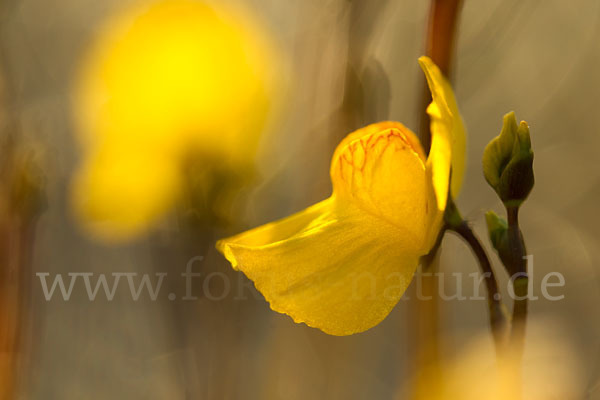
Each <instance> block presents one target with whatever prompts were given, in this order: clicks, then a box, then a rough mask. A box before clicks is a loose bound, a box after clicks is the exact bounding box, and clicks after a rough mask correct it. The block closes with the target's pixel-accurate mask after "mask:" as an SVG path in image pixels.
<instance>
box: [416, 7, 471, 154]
mask: <svg viewBox="0 0 600 400" xmlns="http://www.w3.org/2000/svg"><path fill="white" fill-rule="evenodd" d="M461 6H462V0H432V1H431V8H430V11H429V22H428V25H427V40H426V43H425V55H427V56H429V58H431V59H432V60H433V62H434V63H436V65H437V66H438V67H439V68H440V70H441V71H442V73H443V74H444V75H445V76H446V77H447V78H448V79H451V78H452V74H451V68H452V59H453V55H454V40H455V36H456V35H455V34H456V27H457V26H458V17H459V14H460V8H461ZM429 102H431V95H430V94H429V90H428V89H427V85H426V84H424V85H423V94H422V97H421V105H420V125H419V138H420V139H421V144H422V145H423V148H424V149H425V151H427V152H428V151H429V147H430V146H431V134H430V132H429V116H428V115H427V112H426V109H427V105H428V104H429Z"/></svg>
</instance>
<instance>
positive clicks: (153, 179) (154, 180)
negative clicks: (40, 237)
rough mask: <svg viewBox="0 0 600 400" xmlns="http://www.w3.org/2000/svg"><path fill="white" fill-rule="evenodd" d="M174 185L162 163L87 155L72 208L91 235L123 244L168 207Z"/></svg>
mask: <svg viewBox="0 0 600 400" xmlns="http://www.w3.org/2000/svg"><path fill="white" fill-rule="evenodd" d="M150 171H152V172H151V173H150ZM179 185H180V182H179V174H178V171H177V169H176V166H175V163H173V162H169V160H168V159H161V158H160V157H153V158H148V157H146V156H145V155H144V152H140V153H139V154H136V153H133V152H126V153H124V154H121V153H119V152H118V150H116V149H110V150H104V151H102V152H99V153H98V154H95V155H92V156H90V157H89V159H88V161H87V163H86V164H85V165H84V166H83V167H82V168H81V170H80V172H79V174H78V175H77V176H76V179H75V182H74V185H73V191H72V195H73V204H74V207H75V212H76V214H77V216H78V217H79V219H80V220H81V221H82V222H83V223H84V224H85V227H86V228H87V230H88V231H89V232H90V233H91V234H92V235H94V236H95V237H97V238H99V239H102V240H105V241H118V240H124V239H128V238H131V237H133V236H136V235H138V234H140V233H141V232H143V231H145V230H147V229H148V228H149V226H151V225H152V224H153V223H154V222H155V221H156V220H157V217H158V216H159V215H161V214H163V213H164V212H165V211H166V210H167V209H168V208H169V207H170V206H171V205H172V202H173V200H174V198H175V196H176V195H177V194H178V192H179Z"/></svg>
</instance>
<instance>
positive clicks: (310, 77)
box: [0, 0, 600, 400]
mask: <svg viewBox="0 0 600 400" xmlns="http://www.w3.org/2000/svg"><path fill="white" fill-rule="evenodd" d="M231 1H233V0H231ZM228 2H230V1H229V0H215V1H214V2H213V3H216V4H222V3H228ZM240 2H241V3H242V4H243V6H244V7H246V8H247V9H249V10H250V11H251V12H253V13H254V14H256V16H257V17H258V18H259V20H260V21H261V24H262V25H264V27H265V29H266V30H268V32H270V36H272V39H273V40H274V42H275V43H276V44H277V47H278V48H279V50H280V54H281V57H282V67H281V69H282V71H281V73H282V76H284V80H285V85H284V88H283V89H282V90H281V93H280V95H281V98H280V99H279V100H278V101H279V104H280V105H279V107H278V111H277V113H278V115H277V116H276V117H275V116H274V117H273V118H272V121H271V122H270V124H269V126H268V129H267V130H266V131H265V132H264V134H263V136H262V137H263V140H262V141H261V145H260V151H259V153H258V155H257V157H256V163H255V164H256V172H255V177H254V179H253V180H252V181H251V182H249V183H247V184H246V185H245V186H244V188H243V191H242V192H241V193H239V194H238V202H237V203H236V207H235V213H232V216H233V217H232V220H231V221H229V222H228V223H227V224H218V223H214V224H212V225H211V226H210V227H208V226H207V227H204V228H203V227H202V226H200V227H198V226H195V227H193V228H190V227H189V226H187V225H186V223H185V222H182V220H181V218H179V217H178V213H177V212H175V211H174V212H172V213H171V214H169V215H167V216H166V217H165V218H164V219H163V220H161V222H160V224H159V225H158V226H157V227H156V228H155V229H154V230H153V231H152V232H149V233H148V234H146V235H144V236H143V237H140V238H138V239H136V240H134V241H132V242H129V243H125V244H120V245H107V244H103V243H100V242H97V241H95V240H94V239H93V238H91V237H89V236H88V235H86V233H85V232H84V231H83V230H82V229H81V228H80V226H79V225H78V223H77V221H76V220H75V219H74V217H73V212H72V211H71V205H70V202H69V195H68V193H69V185H70V182H71V179H72V176H73V172H74V171H75V168H76V166H77V165H78V163H79V162H80V153H79V149H78V146H77V143H76V139H75V137H76V135H75V133H74V131H73V130H74V124H73V116H72V91H71V89H72V84H73V78H74V75H75V74H76V70H77V68H78V63H79V61H80V59H81V57H82V54H84V52H85V50H86V48H87V46H89V45H90V43H91V41H92V40H93V38H94V35H95V34H96V33H97V32H98V26H99V24H101V23H102V21H104V20H105V18H107V17H108V16H110V15H111V14H113V13H115V12H118V11H119V10H120V9H121V8H122V7H125V6H128V5H131V4H134V2H133V1H130V0H119V1H115V0H104V1H91V0H76V1H74V0H60V1H58V0H43V1H42V0H18V1H17V0H5V1H3V2H2V3H1V4H0V61H1V64H0V67H1V70H0V73H1V76H0V80H1V82H2V85H1V87H0V95H1V98H0V101H1V107H2V119H3V122H2V131H1V132H0V134H2V135H9V134H10V135H16V136H17V137H19V140H22V141H24V142H25V143H29V142H31V143H35V146H36V148H39V149H41V153H42V157H41V160H43V161H41V162H42V165H43V167H42V169H43V176H44V179H45V190H46V197H47V207H46V209H45V211H44V212H43V213H42V214H41V216H40V219H39V223H38V226H37V231H36V233H35V237H34V239H32V242H31V243H32V246H33V248H32V249H31V251H32V265H31V271H30V273H29V276H28V278H29V279H30V280H31V282H32V283H31V285H30V291H29V292H28V293H27V294H26V295H27V296H28V298H29V299H30V300H29V306H28V309H29V313H30V315H31V324H30V329H29V331H28V332H25V333H24V335H25V336H26V337H27V343H29V344H28V348H29V353H30V357H29V361H28V362H27V365H26V367H24V368H23V371H21V374H22V379H21V384H20V388H19V393H20V394H19V398H25V399H40V400H41V399H44V400H46V399H48V400H51V399H61V400H63V399H82V398H85V399H108V398H128V399H341V398H344V399H389V398H408V397H404V394H403V393H405V391H406V390H409V388H410V386H411V382H412V379H413V378H414V376H415V374H417V373H418V371H417V369H418V365H417V364H418V363H417V362H416V359H417V358H418V355H417V354H418V353H419V351H420V347H422V346H427V345H428V343H423V342H422V341H419V340H418V338H416V337H415V335H416V333H415V332H416V330H415V329H416V323H415V309H416V310H418V307H417V306H416V305H415V304H414V303H415V301H414V300H403V301H400V303H399V304H398V306H397V307H396V308H395V309H394V310H393V312H392V313H391V314H390V316H389V317H388V318H387V319H386V320H385V321H384V322H382V323H381V324H380V325H378V326H376V327H375V328H373V329H371V330H369V331H367V332H365V333H362V334H358V335H354V336H351V337H333V336H328V335H326V334H324V333H322V332H320V331H318V330H315V329H311V328H308V327H307V326H305V325H297V324H294V323H293V321H292V320H291V319H290V318H289V317H287V316H284V315H280V314H277V313H274V312H272V311H271V310H270V309H269V307H268V304H267V303H266V302H265V301H264V299H263V298H262V297H261V296H260V295H259V294H258V293H257V292H255V291H254V289H252V288H251V287H249V285H248V281H247V280H246V279H245V278H244V277H243V275H242V274H241V273H237V272H234V271H233V270H231V267H230V265H229V264H228V263H227V262H226V261H225V260H224V258H223V257H222V256H221V255H220V254H218V253H217V252H216V250H215V249H214V241H215V240H216V239H217V238H219V237H223V236H226V235H229V234H232V233H236V232H239V231H241V230H243V229H246V228H249V227H253V226H256V225H258V224H261V223H264V222H268V221H271V220H273V219H275V218H279V217H283V216H285V215H288V214H290V213H292V212H295V211H298V210H301V209H302V208H304V207H306V206H308V205H310V204H313V203H315V202H316V201H319V200H321V199H323V198H325V197H326V196H328V195H329V192H330V190H331V189H330V183H329V176H328V168H329V161H330V157H331V154H332V151H333V149H334V148H335V145H336V144H337V142H338V141H339V140H340V138H342V137H343V136H344V135H345V134H347V133H349V132H350V131H351V130H353V129H355V128H358V127H360V126H362V125H363V124H365V123H368V122H376V121H378V120H384V119H393V120H398V121H401V122H403V123H404V124H405V125H406V126H408V127H412V128H413V129H416V127H417V126H418V123H419V113H420V95H421V91H422V85H423V78H422V76H421V73H420V71H419V68H418V64H417V62H416V60H417V58H418V57H419V56H420V55H421V54H422V52H423V48H424V37H425V30H426V22H427V14H428V10H429V4H428V3H429V2H427V1H422V0H373V1H368V2H367V1H364V2H357V1H348V0H319V1H316V0H302V1H291V0H248V1H243V2H242V1H241V0H240ZM209 3H210V2H209ZM599 39H600V3H599V2H597V1H595V0H572V1H569V2H565V1H562V0H544V1H539V0H488V1H469V0H465V1H464V6H463V10H462V14H461V18H460V24H459V30H458V36H457V42H456V58H455V60H456V61H455V65H454V78H455V85H454V86H455V91H456V95H457V99H458V103H459V108H460V110H461V112H462V115H463V118H464V121H465V123H466V126H467V129H468V133H469V142H468V167H467V172H466V177H465V183H464V189H463V192H462V193H461V196H460V198H459V200H458V204H459V206H460V208H461V210H462V211H463V213H464V214H465V215H466V217H468V218H469V220H471V221H472V222H473V224H474V226H475V229H476V231H477V232H478V233H479V235H480V236H481V237H482V238H484V240H485V236H486V235H485V225H484V223H483V213H484V212H485V211H486V210H488V209H495V210H497V211H501V204H500V203H499V201H498V200H497V199H496V197H495V194H494V192H493V191H492V190H491V189H490V188H489V187H488V186H487V184H486V183H485V181H484V179H483V176H482V172H481V166H480V163H481V161H480V160H481V155H482V151H483V148H484V146H485V145H486V144H487V142H488V141H489V140H490V139H491V138H492V137H493V136H495V135H497V134H498V133H499V130H500V127H501V123H502V116H503V115H504V114H505V113H506V112H508V111H511V110H514V111H515V112H516V115H517V118H518V119H524V120H526V121H527V122H528V123H529V124H530V127H531V135H532V142H533V147H534V151H535V163H534V168H535V174H536V186H535V188H534V191H533V192H532V194H531V197H530V199H529V200H528V201H527V203H526V204H525V206H524V207H523V209H522V213H521V218H522V222H521V223H522V229H523V231H524V234H525V237H526V240H527V244H528V249H529V252H530V253H531V254H533V255H534V278H533V281H534V285H535V288H536V289H535V290H536V291H537V293H539V284H540V280H541V277H542V276H543V275H544V274H545V273H547V272H551V271H557V272H560V273H562V274H563V275H564V276H565V280H566V285H565V287H564V288H563V289H561V290H563V292H562V293H563V294H564V295H565V298H564V299H563V300H561V301H556V302H550V301H546V300H539V301H534V302H532V303H531V309H530V320H531V327H532V328H531V329H530V330H529V331H528V335H527V340H526V353H525V364H524V365H525V367H524V368H525V374H526V376H527V377H528V378H529V379H528V382H529V386H530V387H529V389H528V390H534V391H540V392H541V393H543V394H542V395H540V396H541V397H538V398H548V399H549V398H581V399H584V398H585V399H600V318H599V317H600V309H599V307H598V304H599V303H600V276H599V272H600V267H599V265H600V264H599V262H600V252H599V246H598V241H599V240H600V218H599V216H598V215H599V214H598V211H597V209H598V206H597V205H598V202H599V200H600V164H599V160H598V155H597V149H598V148H600V113H599V112H597V110H596V108H597V107H596V106H597V104H600V40H599ZM6 121H11V123H10V124H9V123H7V122H6ZM181 207H182V206H179V208H181ZM485 242H486V246H487V248H488V249H489V248H490V247H489V245H488V242H487V240H485ZM490 254H492V252H491V251H490ZM195 256H202V257H203V260H202V261H201V262H198V263H197V264H195V266H194V268H195V271H196V272H201V273H202V274H203V278H200V279H198V280H197V282H196V281H195V282H194V286H195V288H196V291H195V294H196V295H198V296H199V299H198V300H197V301H191V302H190V301H188V302H184V301H180V300H175V301H169V299H168V298H167V296H166V294H168V293H170V292H177V293H182V287H183V282H182V280H181V278H179V274H180V273H181V272H183V271H184V270H185V266H186V263H187V262H188V261H189V260H190V259H192V258H193V257H195ZM492 258H493V262H495V265H496V266H498V267H499V265H500V264H499V262H498V260H497V259H496V258H495V256H492ZM440 266H441V267H440V268H441V271H444V272H449V273H451V272H465V273H468V272H475V271H477V265H476V263H475V260H474V259H473V258H472V257H471V256H470V254H469V250H468V248H467V247H465V246H464V245H463V244H462V243H461V241H460V240H458V239H457V238H455V237H452V236H448V237H447V238H446V239H445V241H444V245H443V249H442V255H441V261H440ZM498 270H499V269H498ZM36 272H49V273H50V274H57V273H62V274H67V273H69V272H93V273H111V272H137V273H140V274H142V273H152V274H153V273H156V272H167V273H168V274H169V277H170V278H167V279H166V280H165V282H164V286H163V288H162V289H161V292H160V293H161V296H159V298H158V300H157V301H150V300H148V299H143V298H142V299H141V300H140V301H133V300H132V299H131V297H130V295H129V293H128V291H127V288H126V287H125V286H124V285H122V286H121V287H120V289H119V290H118V291H117V295H116V296H115V299H114V300H113V301H106V300H103V299H102V298H101V297H102V296H100V298H99V299H97V300H95V301H93V302H91V301H89V300H88V298H87V295H86V293H85V291H84V290H83V286H82V285H76V289H75V290H74V292H73V296H72V298H71V299H70V300H69V301H63V300H62V299H59V298H54V299H53V300H51V301H46V300H45V299H44V296H43V292H42V291H41V288H40V284H39V280H38V278H36V276H35V273H36ZM213 272H218V273H220V274H221V275H219V276H220V277H222V276H223V275H222V274H224V275H225V276H227V277H228V279H229V282H230V284H231V288H230V291H229V293H228V295H227V296H225V298H223V299H220V300H218V301H216V300H214V299H213V300H211V299H209V298H206V296H203V295H202V293H201V292H202V290H201V289H202V286H203V285H204V284H205V282H204V281H203V279H204V278H205V277H206V276H207V275H208V274H210V273H213ZM498 275H499V276H500V277H501V281H502V285H501V286H502V287H504V288H506V276H505V274H503V273H501V272H500V273H499V274H498ZM51 276H52V275H51ZM536 278H537V279H536ZM454 282H455V281H454V278H453V277H451V276H450V275H448V276H447V282H446V284H447V285H448V287H450V286H451V285H453V284H455V283H454ZM250 286H251V285H250ZM206 287H209V288H210V289H211V290H212V291H213V292H214V293H222V291H223V289H224V287H223V284H222V280H221V279H211V280H210V281H209V282H206ZM469 290H470V289H469V288H468V285H466V284H465V293H468V292H469ZM240 291H241V293H243V296H242V297H244V298H243V299H240V298H239V297H240V296H239V293H240ZM439 315H440V324H439V326H438V327H437V328H436V329H438V333H439V338H440V340H441V344H440V352H441V354H440V357H441V359H442V360H444V362H446V361H447V362H453V361H454V360H459V359H461V357H462V356H464V355H465V354H470V353H472V352H473V346H475V345H477V346H481V348H480V350H478V351H476V352H475V353H476V354H479V362H483V363H484V364H485V363H488V362H489V363H491V362H492V361H493V345H492V341H491V338H490V337H489V335H488V334H487V332H488V322H487V315H486V304H485V302H481V301H479V302H472V301H456V300H455V301H444V302H441V303H440V312H439ZM417 318H418V316H417ZM417 332H418V331H417ZM482 337H483V339H481V338H482ZM544 341H549V342H544ZM544 343H545V344H544ZM484 369H485V368H483V369H481V368H478V369H476V370H474V371H475V372H477V373H480V372H481V371H483V370H484ZM477 373H473V374H472V375H465V376H463V377H462V378H460V379H462V380H460V379H459V378H456V379H458V381H457V382H459V385H464V386H470V385H473V382H477V381H478V379H480V376H479V375H478V374H477ZM450 375H451V374H450ZM452 376H453V375H452ZM542 383H543V384H542ZM563 392H564V393H568V395H567V394H565V395H564V396H562V395H560V394H561V393H563ZM557 396H558V397H557ZM457 398H460V397H457ZM532 398H533V397H532Z"/></svg>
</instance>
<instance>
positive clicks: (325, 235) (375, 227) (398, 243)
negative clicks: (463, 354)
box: [217, 57, 465, 335]
mask: <svg viewBox="0 0 600 400" xmlns="http://www.w3.org/2000/svg"><path fill="white" fill-rule="evenodd" d="M419 63H420V65H421V68H422V69H423V71H424V72H425V75H426V77H427V83H428V85H429V89H430V90H431V94H432V98H433V101H432V102H431V104H430V105H429V108H428V110H427V111H428V113H429V115H430V116H431V136H432V145H431V151H430V154H429V157H427V158H426V157H425V152H424V151H423V148H422V146H421V143H420V142H419V140H418V138H417V137H416V136H415V134H414V133H413V132H411V131H410V130H409V129H408V128H406V127H405V126H403V125H402V124H400V123H398V122H380V123H377V124H373V125H369V126H367V127H364V128H362V129H359V130H357V131H355V132H353V133H351V134H349V135H348V136H347V137H346V138H345V139H344V140H342V142H341V143H340V144H339V145H338V147H337V149H336V150H335V153H334V155H333V158H332V161H331V169H330V175H331V181H332V184H333V193H332V195H331V197H329V198H328V199H326V200H323V201H321V202H319V203H317V204H315V205H313V206H311V207H309V208H307V209H305V210H303V211H300V212H299V213H297V214H294V215H292V216H290V217H287V218H284V219H282V220H279V221H276V222H272V223H269V224H266V225H263V226H261V227H258V228H255V229H252V230H249V231H247V232H244V233H241V234H239V235H236V236H233V237H231V238H228V239H223V240H220V241H219V242H218V243H217V248H218V250H219V251H221V252H222V253H223V254H224V255H225V257H226V258H227V260H229V261H230V262H231V264H232V266H233V268H235V269H237V270H241V271H242V272H244V274H246V276H247V277H248V278H250V279H251V280H252V281H254V284H255V286H256V288H257V289H258V290H259V291H260V292H261V293H262V294H263V295H264V297H265V299H266V300H267V301H268V302H269V303H270V305H271V308H272V309H273V310H275V311H277V312H280V313H285V314H288V315H289V316H291V317H292V318H293V319H294V321H296V322H304V323H306V324H307V325H309V326H311V327H315V328H319V329H321V330H322V331H324V332H326V333H328V334H332V335H350V334H353V333H358V332H362V331H365V330H367V329H369V328H372V327H373V326H375V325H377V324H378V323H379V322H381V321H382V320H383V319H384V318H385V317H386V316H387V315H388V314H389V313H390V311H391V310H392V308H393V307H394V306H395V305H396V303H397V302H398V300H399V299H400V297H401V296H402V295H403V293H404V292H405V290H406V288H407V287H408V285H409V283H410V281H411V280H412V277H413V275H414V272H415V269H416V267H417V266H418V263H419V258H420V257H421V256H423V255H425V254H427V253H428V252H429V251H430V250H431V248H432V246H433V245H434V243H435V240H436V238H437V236H438V233H439V231H440V229H441V227H442V224H443V214H444V210H445V208H446V203H447V199H448V192H449V185H450V171H454V176H453V179H452V188H450V192H451V193H452V194H454V195H456V193H457V192H458V190H459V187H460V184H461V180H462V174H463V170H464V152H465V131H464V127H463V123H462V120H461V117H460V115H459V113H458V109H457V106H456V101H455V98H454V94H453V92H452V89H451V87H450V85H449V83H448V82H447V80H446V79H445V78H444V77H443V75H442V73H441V72H440V70H439V69H438V67H437V66H436V65H435V64H434V63H433V62H432V61H431V60H430V59H429V58H427V57H421V58H420V59H419Z"/></svg>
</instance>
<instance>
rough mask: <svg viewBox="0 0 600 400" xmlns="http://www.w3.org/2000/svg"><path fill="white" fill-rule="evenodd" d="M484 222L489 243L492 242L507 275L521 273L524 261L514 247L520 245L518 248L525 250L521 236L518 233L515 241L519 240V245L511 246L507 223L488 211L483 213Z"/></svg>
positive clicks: (513, 244)
mask: <svg viewBox="0 0 600 400" xmlns="http://www.w3.org/2000/svg"><path fill="white" fill-rule="evenodd" d="M485 222H486V224H487V228H488V236H489V238H490V242H492V246H494V249H495V250H496V253H498V257H500V260H501V261H502V264H504V267H505V268H506V270H507V271H508V273H509V274H510V275H514V274H516V273H518V272H522V271H523V268H524V262H525V261H524V260H523V258H522V254H521V253H520V252H518V251H515V245H517V246H519V245H520V248H522V249H525V243H524V242H523V235H521V234H520V231H519V235H518V238H517V240H519V241H520V243H518V244H515V243H512V246H511V238H510V235H509V231H508V229H509V228H508V223H507V222H506V220H505V219H504V218H502V217H500V216H499V215H498V214H496V213H495V212H493V211H488V212H486V213H485Z"/></svg>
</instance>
